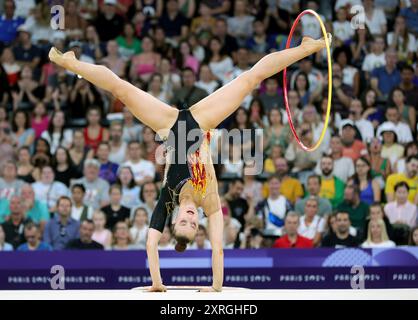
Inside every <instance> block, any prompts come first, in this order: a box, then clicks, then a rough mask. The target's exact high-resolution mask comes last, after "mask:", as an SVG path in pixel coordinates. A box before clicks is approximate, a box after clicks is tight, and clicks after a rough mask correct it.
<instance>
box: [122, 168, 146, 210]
mask: <svg viewBox="0 0 418 320" xmlns="http://www.w3.org/2000/svg"><path fill="white" fill-rule="evenodd" d="M116 183H117V184H118V185H120V186H121V188H122V200H121V205H122V206H124V207H127V208H129V209H132V208H134V207H136V206H139V204H140V200H139V192H140V190H141V189H140V188H139V187H138V186H137V185H136V184H135V180H134V175H133V172H132V169H131V168H130V167H124V166H122V167H119V170H118V180H117V182H116Z"/></svg>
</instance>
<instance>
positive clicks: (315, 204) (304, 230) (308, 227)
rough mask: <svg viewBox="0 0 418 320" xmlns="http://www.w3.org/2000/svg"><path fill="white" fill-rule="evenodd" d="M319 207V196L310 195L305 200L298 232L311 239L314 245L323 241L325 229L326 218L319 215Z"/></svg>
mask: <svg viewBox="0 0 418 320" xmlns="http://www.w3.org/2000/svg"><path fill="white" fill-rule="evenodd" d="M318 208H319V201H318V198H317V197H315V196H310V197H309V198H308V199H307V200H306V202H305V208H304V212H303V216H302V217H301V219H300V225H299V228H298V234H300V235H302V236H304V237H306V238H308V239H311V240H312V242H313V246H314V247H316V246H318V245H319V244H320V243H321V239H322V234H323V233H324V231H325V220H324V218H322V217H320V216H319V215H318Z"/></svg>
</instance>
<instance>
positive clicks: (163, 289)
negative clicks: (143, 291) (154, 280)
mask: <svg viewBox="0 0 418 320" xmlns="http://www.w3.org/2000/svg"><path fill="white" fill-rule="evenodd" d="M147 291H148V292H167V288H166V286H165V285H163V284H157V285H155V284H153V285H152V286H151V287H149V288H148V289H147Z"/></svg>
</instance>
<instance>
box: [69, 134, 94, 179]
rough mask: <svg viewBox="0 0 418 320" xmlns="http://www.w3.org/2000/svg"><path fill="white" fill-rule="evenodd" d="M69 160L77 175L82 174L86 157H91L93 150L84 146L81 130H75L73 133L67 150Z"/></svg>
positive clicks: (84, 141)
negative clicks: (71, 143) (71, 141)
mask: <svg viewBox="0 0 418 320" xmlns="http://www.w3.org/2000/svg"><path fill="white" fill-rule="evenodd" d="M69 153H70V157H71V161H72V162H73V164H74V166H75V169H76V170H77V172H78V174H79V175H82V173H83V170H84V162H85V161H86V160H87V159H92V158H93V155H94V151H93V150H92V149H90V148H89V147H88V146H86V140H85V138H84V134H83V131H81V130H75V131H74V134H73V145H72V147H71V149H70V150H69Z"/></svg>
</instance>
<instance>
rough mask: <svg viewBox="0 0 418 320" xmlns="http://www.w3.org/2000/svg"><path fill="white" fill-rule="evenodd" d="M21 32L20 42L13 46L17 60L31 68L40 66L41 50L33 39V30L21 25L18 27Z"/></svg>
mask: <svg viewBox="0 0 418 320" xmlns="http://www.w3.org/2000/svg"><path fill="white" fill-rule="evenodd" d="M17 31H18V32H19V36H18V43H17V45H15V46H14V48H13V53H14V55H15V58H16V61H17V62H18V63H19V64H20V65H21V66H22V72H23V66H28V67H30V69H28V70H35V69H36V68H38V67H39V63H40V62H41V50H40V49H39V47H37V46H36V45H34V44H32V41H31V36H32V34H31V30H29V28H28V27H26V26H25V25H20V26H19V27H18V29H17Z"/></svg>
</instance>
